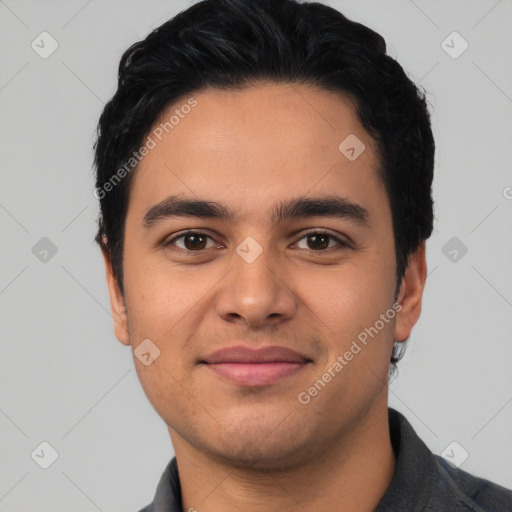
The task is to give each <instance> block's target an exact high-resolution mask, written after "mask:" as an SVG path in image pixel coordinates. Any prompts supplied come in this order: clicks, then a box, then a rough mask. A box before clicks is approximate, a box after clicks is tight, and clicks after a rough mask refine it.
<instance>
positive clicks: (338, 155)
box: [130, 83, 384, 214]
mask: <svg viewBox="0 0 512 512" xmlns="http://www.w3.org/2000/svg"><path fill="white" fill-rule="evenodd" d="M191 98H193V101H191ZM190 105H194V106H193V107H192V108H191V107H190ZM149 136H150V137H151V138H152V140H153V142H154V147H153V148H152V149H151V150H150V151H149V153H148V154H147V155H146V156H145V157H144V158H143V159H142V161H141V163H140V164H139V167H138V169H137V171H136V173H135V176H134V181H133V183H132V186H131V189H132V190H131V193H130V195H131V197H130V207H131V203H132V202H133V203H135V204H134V206H137V207H140V208H142V207H143V205H146V206H148V207H149V206H152V205H153V204H156V203H158V202H159V201H161V200H162V199H164V198H165V197H166V196H167V195H169V194H171V193H172V194H176V193H178V194H184V195H186V196H191V197H194V196H196V197H197V196H198V197H201V198H204V199H216V200H222V201H223V202H224V203H226V204H231V205H232V206H233V208H234V209H238V210H240V211H242V210H244V209H245V210H247V213H248V214H249V206H251V205H252V206H257V208H258V212H259V213H260V214H263V211H264V208H262V207H263V205H265V204H267V203H268V202H269V201H270V199H271V198H273V199H279V198H280V199H282V200H283V199H286V198H287V197H289V196H290V195H293V196H298V195H307V194H308V193H309V192H311V193H313V192H314V193H315V195H318V194H319V193H322V192H323V193H334V192H337V193H341V194H343V195H352V196H353V195H354V194H355V195H359V196H362V195H364V194H366V195H368V194H370V195H371V194H372V193H377V194H379V193H382V192H383V191H384V189H383V187H382V184H381V183H380V179H379V177H378V166H379V162H378V159H377V156H376V151H375V150H374V146H375V143H374V141H373V139H372V138H371V137H370V136H369V135H368V133H367V132H366V131H365V130H364V128H363V127H362V125H361V123H360V121H359V119H358V117H357V113H356V109H355V106H354V104H353V103H352V101H351V100H350V99H349V98H348V97H346V96H344V95H342V94H339V93H335V92H330V91H325V90H321V89H318V88H316V87H313V86H306V85H300V84H275V83H261V84H258V85H255V86H251V87H247V88H244V89H240V90H220V89H215V88H209V89H206V90H204V91H201V92H198V93H195V94H193V95H190V96H185V97H183V98H181V99H180V100H178V101H176V102H174V103H173V104H172V105H171V106H169V107H167V108H166V109H165V111H164V112H163V113H162V115H161V117H160V119H159V120H158V121H157V122H156V123H155V125H154V127H153V129H152V131H151V133H150V135H149ZM152 145H153V144H152ZM352 199H359V200H361V199H362V197H359V198H355V197H352ZM252 214H254V211H253V212H252Z"/></svg>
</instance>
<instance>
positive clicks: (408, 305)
mask: <svg viewBox="0 0 512 512" xmlns="http://www.w3.org/2000/svg"><path fill="white" fill-rule="evenodd" d="M426 278H427V262H426V255H425V243H424V242H422V243H421V245H420V246H419V247H418V249H416V251H414V252H413V253H412V254H411V255H410V256H409V260H408V265H407V269H406V271H405V274H404V277H403V278H402V284H401V286H400V291H399V293H398V298H397V302H398V303H399V304H400V305H401V309H400V312H399V313H398V314H397V316H396V322H395V340H396V341H397V342H403V341H406V340H407V339H408V338H409V336H410V334H411V331H412V328H413V327H414V325H415V324H416V322H417V321H418V318H419V317H420V313H421V300H422V297H423V289H424V287H425V280H426Z"/></svg>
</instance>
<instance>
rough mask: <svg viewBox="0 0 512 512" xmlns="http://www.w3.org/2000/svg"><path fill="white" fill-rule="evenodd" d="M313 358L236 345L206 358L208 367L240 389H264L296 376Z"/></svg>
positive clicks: (283, 350)
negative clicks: (249, 387) (259, 387)
mask: <svg viewBox="0 0 512 512" xmlns="http://www.w3.org/2000/svg"><path fill="white" fill-rule="evenodd" d="M309 362H311V360H310V359H308V358H306V357H304V356H302V355H300V354H298V353H297V352H295V351H293V350H291V349H288V348H285V347H264V348H260V349H254V348H248V347H244V346H236V347H230V348H225V349H221V350H218V351H216V352H214V353H213V354H211V355H209V356H208V357H206V358H205V360H204V361H203V363H206V368H208V369H210V370H211V371H213V372H215V373H216V374H217V375H219V376H221V377H224V378H225V379H227V380H229V381H231V382H233V383H235V384H238V385H240V386H265V385H267V384H271V383H273V382H275V381H277V380H279V379H282V378H284V377H287V376H290V375H293V374H295V373H297V372H298V371H299V370H301V369H302V368H304V367H305V366H306V365H307V364H308V363H309Z"/></svg>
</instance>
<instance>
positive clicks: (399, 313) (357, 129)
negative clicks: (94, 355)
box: [95, 0, 512, 512]
mask: <svg viewBox="0 0 512 512" xmlns="http://www.w3.org/2000/svg"><path fill="white" fill-rule="evenodd" d="M95 149H96V158H95V164H96V169H97V183H96V187H97V188H96V195H97V197H98V199H100V206H101V215H100V219H99V230H98V235H97V238H96V240H97V242H98V243H99V244H100V246H101V248H102V251H103V255H104V259H105V265H106V274H107V281H108V287H109V293H110V298H111V307H112V312H113V317H114V320H115V333H116V336H117V338H118V339H119V341H120V342H121V343H123V344H125V345H131V347H132V349H133V354H134V364H135V366H136V370H137V373H138V376H139V378H140V381H141V383H142V386H143V388H144V391H145V393H146V395H147V397H148V399H149V400H150V402H151V404H152V405H153V407H154V408H155V410H156V411H157V413H158V414H159V415H160V416H161V417H162V419H163V420H164V421H165V423H166V425H167V427H168V430H169V434H170V436H171V440H172V443H173V447H174V450H175V455H176V456H175V458H173V459H172V460H171V462H170V463H169V465H168V467H167V468H166V470H165V472H164V474H163V475H162V478H161V480H160V483H159V484H158V488H157V491H156V495H155V499H154V502H153V503H152V504H151V505H149V506H148V507H146V508H145V509H144V511H145V512H157V511H158V512H164V511H165V512H174V511H195V510H197V511H199V512H203V511H204V512H207V511H222V512H230V511H239V510H245V511H278V510H279V511H298V510H301V511H303V510H307V511H320V510H321V511H324V512H329V511H332V512H334V511H340V510H347V511H372V510H378V511H395V510H396V511H412V510H414V511H416V510H417V511H420V510H425V511H426V510H429V511H434V510H435V511H450V512H452V511H483V510H486V511H498V510H500V511H501V510H512V492H511V491H508V490H507V489H504V488H503V487H500V486H498V485H496V484H493V483H491V482H489V481H486V480H483V479H479V478H476V477H474V476H472V475H469V474H468V473H465V472H463V471H461V470H456V469H453V468H452V467H450V466H449V465H448V464H447V463H446V462H445V461H444V460H443V459H441V458H440V457H438V456H434V455H433V454H432V453H431V452H430V451H429V450H428V448H427V447H426V446H425V445H424V444H423V442H422V441H421V440H420V439H419V438H418V436H417V435H416V434H415V432H414V431H413V429H412V427H411V426H410V424H409V423H408V422H407V420H406V419H405V418H404V417H403V416H402V415H401V414H399V413H398V412H397V411H394V410H392V409H389V408H388V402H387V382H388V376H389V373H390V371H391V372H392V371H393V369H394V365H395V364H396V362H397V361H398V359H399V358H400V355H401V352H402V348H403V346H404V343H405V342H406V340H407V339H408V338H409V335H410V333H411V330H412V328H413V326H414V324H415V323H416V321H417V320H418V317H419V315H420V310H421V300H422V293H423V287H424V284H425V279H426V275H427V269H426V261H425V240H426V239H428V237H429V236H430V234H431V231H432V221H433V207H432V199H431V184H432V177H433V162H434V141H433V137H432V131H431V127H430V121H429V114H428V111H427V108H426V103H425V100H424V97H423V96H422V95H421V94H420V93H419V91H418V90H417V88H416V87H415V86H414V84H413V83H412V82H411V81H410V80H409V79H408V78H407V77H406V75H405V74H404V72H403V70H402V68H401V67H400V66H399V65H398V64H397V63H396V62H395V61H394V60H393V59H391V58H390V57H388V56H387V55H386V54H385V42H384V40H383V39H382V37H381V36H380V35H378V34H376V33H375V32H373V31H372V30H370V29H368V28H367V27H364V26H363V25H360V24H358V23H354V22H352V21H349V20H348V19H346V18H345V17H344V16H343V15H341V14H340V13H338V12H337V11H335V10H333V9H331V8H329V7H326V6H324V5H320V4H317V3H298V2H297V1H296V0H205V1H203V2H199V3H197V4H195V5H193V6H192V7H190V8H189V9H187V10H186V11H184V12H182V13H181V14H179V15H178V16H176V17H175V18H173V19H172V20H170V21H168V22H167V23H165V24H164V25H162V26H161V27H159V28H157V29H156V30H155V31H153V32H152V33H151V34H150V35H149V36H148V37H147V38H146V39H145V40H144V41H141V42H139V43H136V44H135V45H133V46H132V47H131V48H129V49H128V50H127V51H126V53H125V54H124V55H123V58H122V59H121V63H120V68H119V84H118V90H117V92H116V94H115V95H114V97H113V98H112V100H111V101H110V102H109V103H108V104H107V106H106V107H105V110H104V112H103V114H102V116H101V119H100V122H99V129H98V140H97V144H96V148H95Z"/></svg>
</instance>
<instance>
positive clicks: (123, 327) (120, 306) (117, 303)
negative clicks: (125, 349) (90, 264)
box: [101, 248, 130, 345]
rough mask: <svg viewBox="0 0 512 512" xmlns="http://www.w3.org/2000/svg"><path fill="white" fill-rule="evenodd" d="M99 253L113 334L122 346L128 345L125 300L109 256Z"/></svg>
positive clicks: (106, 252)
mask: <svg viewBox="0 0 512 512" xmlns="http://www.w3.org/2000/svg"><path fill="white" fill-rule="evenodd" d="M101 252H102V254H103V261H104V263H105V276H106V279H107V286H108V293H109V296H110V308H111V311H112V317H113V319H114V332H115V335H116V338H117V339H118V340H119V341H120V342H121V343H122V344H123V345H130V336H129V332H128V316H127V313H126V304H125V300H124V297H123V294H122V293H121V289H120V287H119V284H118V282H117V279H116V277H115V275H114V271H113V269H112V262H111V259H110V254H109V253H108V251H107V250H106V249H103V248H102V250H101Z"/></svg>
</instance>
